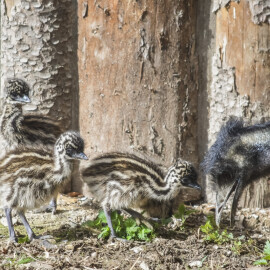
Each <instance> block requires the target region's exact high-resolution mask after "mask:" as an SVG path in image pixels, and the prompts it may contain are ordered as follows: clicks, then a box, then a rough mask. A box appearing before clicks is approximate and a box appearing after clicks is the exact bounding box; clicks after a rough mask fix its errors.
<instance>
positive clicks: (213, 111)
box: [207, 0, 270, 207]
mask: <svg viewBox="0 0 270 270" xmlns="http://www.w3.org/2000/svg"><path fill="white" fill-rule="evenodd" d="M226 2H229V1H226ZM264 5H268V6H269V4H267V1H265V2H264V1H256V0H250V1H245V0H241V1H240V3H235V2H231V3H229V4H228V5H227V6H226V7H222V8H221V9H220V10H217V18H216V54H215V55H214V57H213V62H212V73H213V74H212V76H213V82H212V87H211V89H210V93H209V104H210V108H209V139H210V145H211V144H212V143H213V142H214V141H215V137H216V134H217V132H218V131H219V129H220V126H221V125H222V124H223V123H224V122H225V121H227V120H228V117H229V116H230V115H235V116H242V117H244V119H245V120H247V121H249V122H250V123H258V122H262V121H266V120H270V111H269V102H270V87H269V86H270V55H269V51H270V31H269V19H268V18H269V16H268V15H267V8H266V7H264ZM264 13H265V14H264ZM268 179H269V177H268ZM269 193H270V186H269V185H268V181H267V177H266V178H263V179H261V180H259V181H258V182H256V183H253V184H251V185H250V186H248V187H247V189H246V190H245V192H244V194H243V195H242V203H241V204H242V206H245V207H266V206H268V207H269V206H270V196H269ZM207 194H210V192H207ZM209 199H212V196H211V195H210V196H209Z"/></svg>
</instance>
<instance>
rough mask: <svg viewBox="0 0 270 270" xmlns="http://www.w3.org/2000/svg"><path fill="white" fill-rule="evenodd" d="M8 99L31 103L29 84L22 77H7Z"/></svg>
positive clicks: (6, 89)
mask: <svg viewBox="0 0 270 270" xmlns="http://www.w3.org/2000/svg"><path fill="white" fill-rule="evenodd" d="M5 92H6V99H7V101H8V102H10V103H22V104H24V103H29V102H31V100H30V98H29V92H30V89H29V86H28V84H27V83H26V82H24V81H23V80H21V79H17V78H12V79H7V81H6V83H5Z"/></svg>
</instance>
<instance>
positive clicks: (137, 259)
mask: <svg viewBox="0 0 270 270" xmlns="http://www.w3.org/2000/svg"><path fill="white" fill-rule="evenodd" d="M139 259H140V256H139V257H138V258H137V260H136V261H135V263H133V265H132V266H131V267H130V269H129V270H132V269H133V268H134V267H135V265H136V263H137V262H138V260H139Z"/></svg>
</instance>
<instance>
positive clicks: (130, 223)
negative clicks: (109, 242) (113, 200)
mask: <svg viewBox="0 0 270 270" xmlns="http://www.w3.org/2000/svg"><path fill="white" fill-rule="evenodd" d="M111 216H112V223H113V227H114V229H115V232H116V234H117V236H118V237H121V238H124V239H127V240H131V239H133V240H142V241H151V240H152V239H153V238H154V237H155V233H154V230H152V229H149V228H147V226H146V225H144V224H140V225H137V223H136V221H135V219H133V218H127V219H125V218H124V217H123V216H122V215H120V214H119V213H118V212H117V211H114V212H113V213H112V215H111ZM105 224H107V220H106V217H105V214H104V212H103V211H100V213H99V215H98V217H97V218H96V219H95V220H93V221H87V222H85V223H84V224H83V226H87V227H92V228H95V229H98V230H100V231H101V232H100V234H99V235H98V238H108V237H109V236H110V228H109V226H108V225H105Z"/></svg>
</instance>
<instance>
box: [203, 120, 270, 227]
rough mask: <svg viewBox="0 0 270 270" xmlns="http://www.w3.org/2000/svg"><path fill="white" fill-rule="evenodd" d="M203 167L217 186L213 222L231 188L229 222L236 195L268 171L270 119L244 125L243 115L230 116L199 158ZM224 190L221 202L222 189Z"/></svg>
mask: <svg viewBox="0 0 270 270" xmlns="http://www.w3.org/2000/svg"><path fill="white" fill-rule="evenodd" d="M202 169H203V171H204V173H205V174H206V175H209V177H210V181H213V183H214V185H215V187H216V223H217V225H219V224H220V219H221V214H222V211H223V209H224V207H225V205H226V203H227V201H228V199H229V198H230V196H231V195H232V193H233V192H234V197H233V199H232V207H231V217H230V221H231V226H232V225H234V217H235V214H236V208H237V204H238V201H239V198H240V196H241V194H242V191H243V190H244V188H245V187H246V186H247V185H248V184H249V183H250V182H252V181H254V180H256V179H258V178H259V177H262V176H264V175H266V174H268V173H270V122H266V123H264V124H257V125H253V126H246V125H245V123H244V121H243V120H242V119H240V118H239V119H238V118H230V119H229V120H228V122H227V123H226V124H225V125H224V126H223V127H222V128H221V130H220V132H219V134H218V135H217V139H216V142H215V143H214V144H213V145H212V146H211V148H210V149H209V151H208V153H207V154H206V156H205V158H204V161H203V162H202ZM223 189H226V191H227V194H226V196H225V197H224V198H223V199H224V200H223V202H221V198H222V196H221V193H222V190H223Z"/></svg>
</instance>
